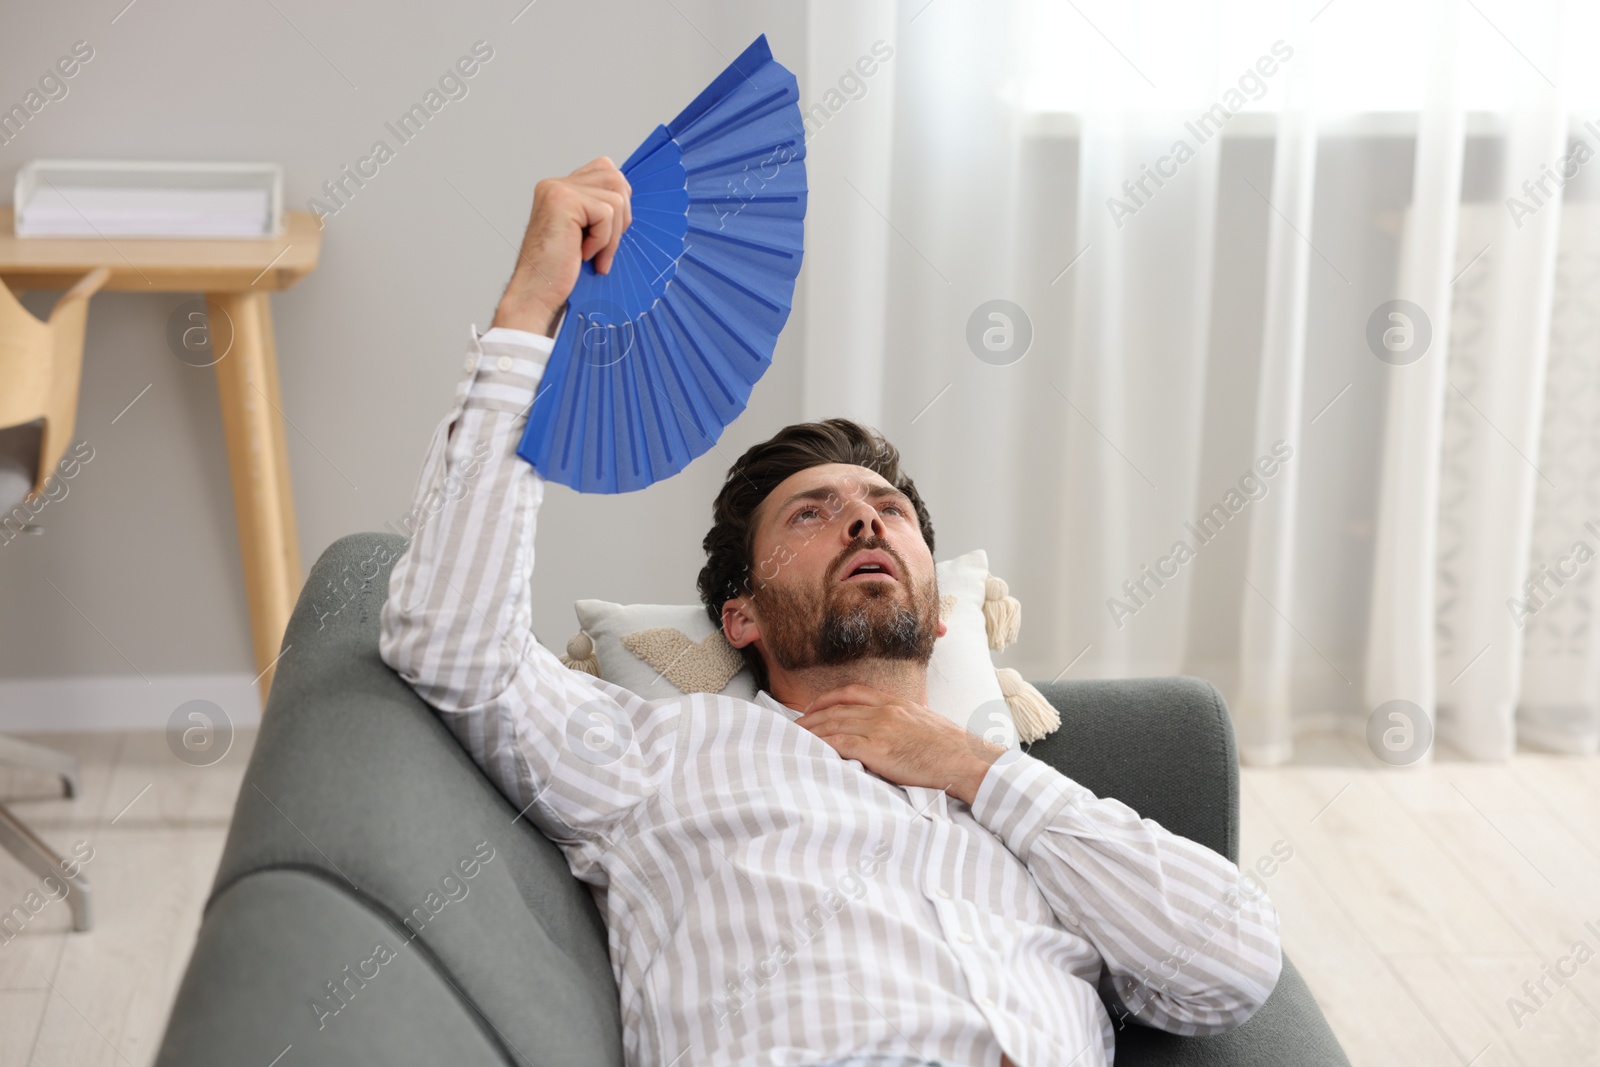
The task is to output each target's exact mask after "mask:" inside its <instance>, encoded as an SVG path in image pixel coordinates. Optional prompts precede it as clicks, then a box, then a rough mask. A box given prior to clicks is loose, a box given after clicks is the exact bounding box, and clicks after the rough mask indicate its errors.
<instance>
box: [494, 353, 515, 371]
mask: <svg viewBox="0 0 1600 1067" xmlns="http://www.w3.org/2000/svg"><path fill="white" fill-rule="evenodd" d="M495 366H496V367H499V368H500V369H501V370H502V371H508V370H510V369H511V357H510V356H501V357H500V361H499V362H498V363H496V364H495Z"/></svg>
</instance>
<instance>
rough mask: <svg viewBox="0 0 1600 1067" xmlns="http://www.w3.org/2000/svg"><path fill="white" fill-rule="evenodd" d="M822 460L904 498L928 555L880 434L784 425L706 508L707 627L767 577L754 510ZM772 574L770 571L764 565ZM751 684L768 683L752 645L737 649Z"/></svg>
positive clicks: (738, 466) (911, 486)
mask: <svg viewBox="0 0 1600 1067" xmlns="http://www.w3.org/2000/svg"><path fill="white" fill-rule="evenodd" d="M824 463H851V464H855V465H856V466H860V467H865V468H867V469H868V470H870V471H872V472H873V473H874V474H877V475H879V476H880V477H882V478H883V480H884V481H886V482H888V483H889V484H890V485H892V486H894V487H895V488H896V489H898V490H900V491H901V492H902V493H904V494H905V495H906V496H907V498H909V499H910V501H911V506H912V507H913V508H915V509H916V512H917V524H918V526H919V527H920V528H921V530H922V539H923V540H924V541H926V542H927V544H928V551H929V552H930V553H931V552H932V551H933V519H932V518H931V517H930V516H929V515H928V508H927V505H926V504H924V503H923V502H922V497H921V496H920V495H918V493H917V487H916V485H915V483H913V482H912V481H911V478H910V477H909V476H908V475H906V474H905V473H904V472H902V471H901V469H900V452H899V450H898V449H896V448H895V447H894V445H892V444H890V443H889V442H888V441H887V440H885V439H884V437H883V435H882V434H880V433H878V432H877V431H876V430H873V429H871V428H869V427H866V426H863V425H861V424H860V423H858V422H853V421H851V420H850V419H826V420H824V421H822V422H799V423H795V424H794V425H792V426H785V427H784V428H783V429H781V430H779V431H778V432H777V433H776V434H774V435H773V436H772V437H771V438H769V439H768V440H766V441H763V442H761V443H760V444H758V445H752V446H751V447H750V448H749V449H748V450H746V452H745V454H744V455H742V456H740V457H739V459H738V461H737V462H735V463H734V465H733V466H732V467H730V468H728V479H727V481H725V482H723V484H722V491H721V492H719V493H718V494H717V499H716V501H715V502H714V503H713V504H712V505H711V530H710V532H708V533H707V534H706V537H705V541H704V542H702V546H703V547H704V548H705V550H706V564H705V566H704V567H702V568H700V578H699V582H698V586H699V589H700V600H701V602H702V603H704V604H705V607H706V614H707V615H708V616H710V618H711V625H713V626H715V627H716V628H717V629H718V630H721V629H722V605H723V604H724V603H725V602H726V601H728V600H732V599H733V598H734V597H737V596H742V595H753V594H754V593H755V587H756V586H757V585H758V584H759V583H760V582H761V581H762V580H763V578H765V579H768V580H770V579H771V578H772V574H770V573H765V574H763V573H760V572H759V571H758V568H757V564H756V561H755V560H753V559H752V558H751V555H752V552H753V550H754V547H755V534H756V528H755V522H754V519H755V513H756V508H757V507H759V506H760V504H761V502H762V501H763V500H765V499H766V498H767V496H768V494H770V493H771V492H772V491H773V490H774V489H776V488H777V487H778V485H779V484H780V483H781V482H782V481H783V480H784V479H785V478H787V477H789V476H790V475H791V474H796V473H798V472H800V471H803V470H806V469H808V468H810V467H818V466H821V465H822V464H824ZM769 569H770V568H769ZM739 654H740V655H741V656H743V657H744V663H745V666H746V667H748V668H749V669H750V671H751V673H753V674H754V675H755V679H756V685H757V686H759V687H760V688H762V689H765V688H766V687H767V684H768V679H767V670H766V665H765V664H764V663H762V662H761V653H760V652H758V651H757V650H756V647H755V646H754V645H746V646H745V647H744V648H741V649H740V650H739Z"/></svg>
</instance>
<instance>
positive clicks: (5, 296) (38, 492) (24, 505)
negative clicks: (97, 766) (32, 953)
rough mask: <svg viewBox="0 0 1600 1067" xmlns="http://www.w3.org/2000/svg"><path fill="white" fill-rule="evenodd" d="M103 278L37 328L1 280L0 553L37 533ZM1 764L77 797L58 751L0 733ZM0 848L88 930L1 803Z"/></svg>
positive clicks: (85, 280) (97, 274)
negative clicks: (54, 781)
mask: <svg viewBox="0 0 1600 1067" xmlns="http://www.w3.org/2000/svg"><path fill="white" fill-rule="evenodd" d="M110 276H111V272H110V271H109V270H107V269H106V268H104V267H100V268H97V269H96V270H93V271H91V272H90V273H88V274H85V275H84V276H83V277H82V278H80V279H79V280H78V282H77V283H76V284H75V285H73V286H72V288H71V289H69V290H67V292H66V293H64V294H63V295H62V296H61V298H60V299H59V300H57V301H56V305H55V307H54V308H52V309H51V311H50V317H49V318H48V319H46V320H45V321H43V322H41V321H40V320H39V319H37V318H35V317H34V315H33V314H32V313H31V312H30V311H28V309H27V308H25V307H23V306H22V304H21V303H20V302H19V301H18V300H17V298H16V296H15V295H14V294H13V293H12V292H11V290H10V289H9V288H8V287H7V286H6V285H5V283H4V282H3V281H0V547H4V544H5V543H9V542H10V541H11V540H12V539H13V538H15V537H16V536H18V535H19V534H23V533H33V532H36V531H37V529H38V528H37V527H36V526H34V525H33V524H31V523H30V522H29V521H28V520H29V519H30V518H32V517H33V516H34V515H35V514H37V513H38V508H37V507H35V506H33V505H35V504H36V503H37V502H39V501H42V500H43V494H44V491H45V488H46V485H47V483H48V482H49V480H50V474H51V472H52V471H53V470H54V469H55V466H56V464H57V463H58V462H60V460H61V457H62V455H63V454H64V453H65V452H66V450H67V443H68V442H69V441H71V440H72V431H73V428H74V426H75V425H76V423H77V413H78V382H79V379H80V378H81V377H82V373H83V331H84V325H85V322H86V321H87V319H88V314H89V297H90V296H91V295H93V294H94V293H95V292H96V291H97V290H99V289H100V287H101V286H103V285H105V283H106V280H107V279H108V278H110ZM39 506H42V504H40V505H39ZM0 763H4V764H9V765H12V766H18V767H27V768H31V769H35V770H43V771H46V772H48V773H50V774H54V775H56V776H57V777H59V778H60V779H61V783H62V786H63V788H64V790H65V793H66V795H67V796H69V797H70V796H74V795H76V794H77V792H78V761H77V759H76V758H75V757H73V756H71V755H68V754H67V753H65V752H58V751H56V750H55V749H52V748H46V747H45V746H43V745H36V744H33V743H32V742H29V741H22V740H19V739H17V738H13V737H6V736H4V735H0ZM0 849H4V850H5V851H7V852H9V853H11V854H12V855H13V856H15V857H16V858H17V859H18V860H20V861H21V862H22V864H23V866H25V867H27V868H28V869H29V870H31V871H32V872H33V873H34V874H36V875H38V876H40V877H41V878H42V877H45V876H47V875H51V876H54V877H56V878H59V879H61V880H63V881H65V882H66V883H67V884H68V885H69V886H70V887H71V889H72V892H70V893H69V894H68V895H67V900H68V902H69V904H70V906H71V908H72V928H73V929H74V930H87V929H89V922H90V919H89V914H90V912H89V882H88V879H86V878H84V877H83V875H82V873H81V872H80V873H79V874H77V875H76V876H74V877H70V878H69V877H67V876H66V871H65V867H66V864H65V861H63V860H62V858H61V857H60V855H58V854H57V853H56V851H55V850H54V849H52V848H51V847H50V846H49V845H47V844H45V842H44V841H43V840H41V839H40V838H39V836H38V835H37V834H35V833H34V832H33V831H32V830H30V829H28V827H27V826H26V825H24V824H23V823H22V822H21V821H20V820H19V819H18V818H17V817H16V816H15V815H14V814H12V812H11V810H10V809H9V808H7V807H6V806H5V805H4V804H3V803H0Z"/></svg>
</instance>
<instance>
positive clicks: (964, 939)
mask: <svg viewBox="0 0 1600 1067" xmlns="http://www.w3.org/2000/svg"><path fill="white" fill-rule="evenodd" d="M956 940H957V941H959V942H961V943H962V944H963V945H970V944H972V935H971V934H969V933H965V932H962V933H959V934H957V935H956Z"/></svg>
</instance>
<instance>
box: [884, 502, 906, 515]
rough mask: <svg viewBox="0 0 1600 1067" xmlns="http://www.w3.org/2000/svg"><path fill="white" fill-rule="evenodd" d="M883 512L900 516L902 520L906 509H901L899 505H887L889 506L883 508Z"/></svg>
mask: <svg viewBox="0 0 1600 1067" xmlns="http://www.w3.org/2000/svg"><path fill="white" fill-rule="evenodd" d="M883 510H884V511H893V512H894V513H895V514H897V515H899V516H901V517H902V518H904V517H905V513H906V509H905V508H903V507H901V506H900V505H899V504H889V505H887V506H885V507H884V509H883Z"/></svg>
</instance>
